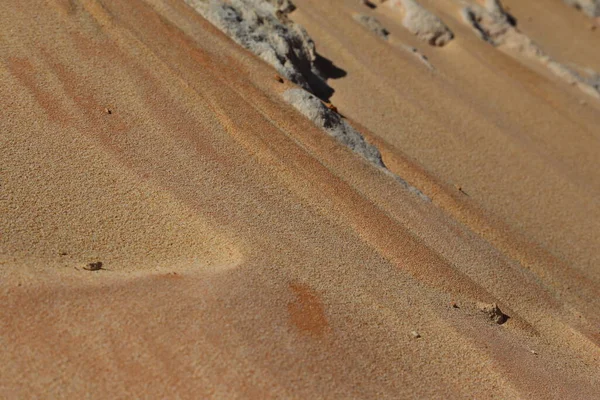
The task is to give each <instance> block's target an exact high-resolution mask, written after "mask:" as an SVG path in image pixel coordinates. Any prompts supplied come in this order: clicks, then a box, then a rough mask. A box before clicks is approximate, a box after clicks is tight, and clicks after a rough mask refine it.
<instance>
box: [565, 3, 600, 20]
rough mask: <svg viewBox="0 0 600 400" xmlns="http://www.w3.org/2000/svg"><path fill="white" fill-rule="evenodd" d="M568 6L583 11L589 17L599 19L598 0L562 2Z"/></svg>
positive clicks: (599, 6) (599, 8) (599, 4)
mask: <svg viewBox="0 0 600 400" xmlns="http://www.w3.org/2000/svg"><path fill="white" fill-rule="evenodd" d="M563 1H564V2H565V3H567V4H568V5H570V6H572V7H575V8H577V9H578V10H581V11H583V12H584V13H585V14H587V15H589V16H590V17H600V1H598V0H563Z"/></svg>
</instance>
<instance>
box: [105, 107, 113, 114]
mask: <svg viewBox="0 0 600 400" xmlns="http://www.w3.org/2000/svg"><path fill="white" fill-rule="evenodd" d="M104 112H105V113H106V114H112V110H111V109H110V108H105V109H104Z"/></svg>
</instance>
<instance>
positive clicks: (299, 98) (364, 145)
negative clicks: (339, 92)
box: [283, 89, 385, 168]
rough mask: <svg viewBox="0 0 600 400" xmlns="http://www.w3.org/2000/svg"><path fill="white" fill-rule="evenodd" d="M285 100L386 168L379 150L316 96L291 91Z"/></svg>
mask: <svg viewBox="0 0 600 400" xmlns="http://www.w3.org/2000/svg"><path fill="white" fill-rule="evenodd" d="M283 98H284V99H285V101H287V102H288V103H290V104H291V105H292V106H294V108H296V109H297V110H298V111H300V113H301V114H302V115H304V116H305V117H306V118H308V119H309V120H311V121H312V122H313V123H314V124H315V125H317V126H318V127H319V128H321V129H323V130H324V131H325V132H327V133H328V134H329V135H330V136H332V137H334V138H335V139H337V140H338V141H339V142H340V143H342V144H343V145H344V146H346V147H348V148H350V149H351V150H352V151H354V152H355V153H358V154H360V155H361V156H362V157H364V158H366V159H367V160H368V161H370V162H371V163H372V164H374V165H376V166H377V167H380V168H385V165H384V164H383V161H382V160H381V154H380V153H379V150H377V148H376V147H375V146H373V145H371V144H370V143H368V142H367V141H366V140H365V138H364V137H363V136H362V135H361V134H360V133H359V132H358V131H357V130H356V129H354V128H353V127H352V126H350V124H348V123H347V122H346V121H345V120H344V119H343V118H342V117H341V116H340V115H339V114H338V113H337V112H335V111H333V110H331V109H330V108H328V107H327V106H326V105H325V104H323V102H322V101H321V100H319V99H318V98H317V97H316V96H314V95H312V94H310V93H308V92H307V91H305V90H302V89H289V90H287V91H286V92H284V94H283Z"/></svg>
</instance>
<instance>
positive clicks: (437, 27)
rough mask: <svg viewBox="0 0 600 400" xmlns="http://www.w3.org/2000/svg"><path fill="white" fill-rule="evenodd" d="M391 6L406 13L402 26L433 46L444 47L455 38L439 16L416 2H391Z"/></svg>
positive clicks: (408, 0)
mask: <svg viewBox="0 0 600 400" xmlns="http://www.w3.org/2000/svg"><path fill="white" fill-rule="evenodd" d="M389 4H390V6H391V7H392V8H394V9H398V10H400V11H401V12H403V13H404V18H403V19H402V25H403V26H404V27H405V28H406V29H408V30H409V32H410V33H412V34H413V35H415V36H417V37H418V38H419V39H421V40H424V41H426V42H428V43H429V44H431V45H433V46H444V45H445V44H447V43H448V42H450V41H451V40H452V39H453V38H454V34H453V33H452V31H451V30H450V29H449V28H448V27H447V26H446V24H444V22H442V20H441V19H440V18H438V16H436V15H435V14H433V13H432V12H430V11H429V10H427V9H425V8H424V7H422V6H421V5H420V4H419V3H417V2H416V1H415V0H390V1H389Z"/></svg>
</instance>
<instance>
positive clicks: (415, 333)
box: [410, 331, 421, 339]
mask: <svg viewBox="0 0 600 400" xmlns="http://www.w3.org/2000/svg"><path fill="white" fill-rule="evenodd" d="M410 334H411V336H412V337H413V338H415V339H418V338H420V337H421V335H420V334H419V332H417V331H412V332H411V333H410Z"/></svg>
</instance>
